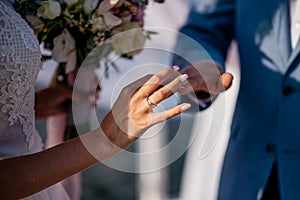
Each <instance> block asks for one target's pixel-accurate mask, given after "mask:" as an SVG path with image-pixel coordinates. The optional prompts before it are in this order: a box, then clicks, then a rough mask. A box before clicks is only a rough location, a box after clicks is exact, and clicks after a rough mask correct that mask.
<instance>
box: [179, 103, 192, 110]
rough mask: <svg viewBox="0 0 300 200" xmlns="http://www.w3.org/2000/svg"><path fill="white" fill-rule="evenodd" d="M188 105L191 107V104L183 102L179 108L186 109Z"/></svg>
mask: <svg viewBox="0 0 300 200" xmlns="http://www.w3.org/2000/svg"><path fill="white" fill-rule="evenodd" d="M190 107H191V104H189V103H184V104H182V106H181V110H182V111H186V110H188V109H189V108H190Z"/></svg>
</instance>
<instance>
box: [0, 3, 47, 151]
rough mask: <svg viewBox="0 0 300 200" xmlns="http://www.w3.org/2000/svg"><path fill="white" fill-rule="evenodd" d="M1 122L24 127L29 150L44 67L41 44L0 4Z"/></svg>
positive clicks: (14, 13)
mask: <svg viewBox="0 0 300 200" xmlns="http://www.w3.org/2000/svg"><path fill="white" fill-rule="evenodd" d="M0 26H1V29H0V118H2V120H3V118H5V119H6V120H5V121H7V123H8V125H9V126H13V125H15V124H16V123H19V124H21V125H22V127H23V128H22V129H23V133H24V134H25V139H26V142H27V143H28V147H29V148H30V146H31V145H32V142H33V141H32V133H33V130H34V122H35V117H34V93H35V87H34V86H35V81H36V78H37V75H38V72H39V69H40V68H41V66H42V63H41V52H40V47H39V43H38V41H37V39H36V37H35V36H34V34H33V31H32V30H31V29H30V27H29V26H28V25H27V23H26V22H25V21H24V20H23V19H22V18H21V16H20V15H19V14H17V13H16V12H15V11H14V10H12V9H10V8H9V7H8V6H6V5H5V4H4V3H3V2H2V1H0Z"/></svg>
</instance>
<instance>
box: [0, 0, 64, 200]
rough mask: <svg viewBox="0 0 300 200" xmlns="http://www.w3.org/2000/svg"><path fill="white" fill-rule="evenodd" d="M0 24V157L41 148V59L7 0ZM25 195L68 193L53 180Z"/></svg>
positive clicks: (2, 0)
mask: <svg viewBox="0 0 300 200" xmlns="http://www.w3.org/2000/svg"><path fill="white" fill-rule="evenodd" d="M0 27H1V28H0V159H4V158H7V157H14V156H19V155H25V154H30V153H34V152H37V151H40V150H42V148H43V144H42V140H41V138H40V136H39V134H38V133H37V131H36V129H35V115H34V95H35V81H36V78H37V75H38V72H39V70H40V69H41V66H42V63H41V60H40V59H41V52H40V47H39V43H38V41H37V39H36V37H35V36H34V33H33V31H32V30H31V29H30V27H29V26H28V25H27V23H26V22H25V21H24V20H23V19H22V18H21V16H20V15H19V14H18V13H16V12H15V11H14V9H13V7H12V2H11V1H10V0H0ZM45 173H47V169H45ZM21 178H22V177H20V179H21ZM17 181H18V180H16V183H17ZM26 199H27V198H26ZM28 199H39V200H40V199H42V200H47V199H51V200H52V199H53V200H58V199H59V200H64V199H69V197H68V196H67V194H66V192H65V191H64V189H63V187H62V186H61V185H60V184H56V185H54V186H52V187H50V188H48V189H46V190H43V191H41V192H39V193H37V194H34V195H32V196H30V197H28Z"/></svg>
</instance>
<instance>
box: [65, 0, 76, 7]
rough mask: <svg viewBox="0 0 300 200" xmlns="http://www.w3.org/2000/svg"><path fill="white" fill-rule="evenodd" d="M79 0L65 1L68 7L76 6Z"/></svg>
mask: <svg viewBox="0 0 300 200" xmlns="http://www.w3.org/2000/svg"><path fill="white" fill-rule="evenodd" d="M78 1H79V0H64V2H65V3H66V4H67V6H68V7H71V6H73V5H75V4H76V3H77V2H78Z"/></svg>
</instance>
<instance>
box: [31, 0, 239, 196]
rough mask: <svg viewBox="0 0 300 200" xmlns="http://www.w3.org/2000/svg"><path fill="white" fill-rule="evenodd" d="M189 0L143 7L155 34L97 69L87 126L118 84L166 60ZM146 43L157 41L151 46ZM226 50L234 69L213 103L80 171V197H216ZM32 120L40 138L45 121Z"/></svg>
mask: <svg viewBox="0 0 300 200" xmlns="http://www.w3.org/2000/svg"><path fill="white" fill-rule="evenodd" d="M189 1H190V0H166V1H165V3H163V4H151V3H150V5H149V6H148V8H147V10H146V16H145V28H146V29H147V30H150V31H152V30H154V31H156V32H157V33H158V34H156V35H152V36H151V40H148V41H147V45H146V47H147V46H148V47H150V48H146V49H145V50H144V51H142V52H141V53H140V54H139V55H136V56H135V57H134V58H133V59H132V60H126V59H121V58H119V59H117V60H115V64H116V65H117V66H118V71H116V70H114V69H109V76H108V77H105V76H101V74H102V71H101V70H99V75H100V76H101V81H100V84H101V88H102V90H101V95H100V99H99V101H98V108H97V110H96V112H97V117H98V121H93V120H91V124H90V126H91V128H96V127H97V123H99V121H101V119H102V118H103V117H104V116H105V114H106V113H107V112H108V110H109V109H110V108H111V106H112V103H113V101H114V99H115V98H116V97H117V96H118V93H119V91H120V90H121V88H123V87H124V86H126V85H127V84H128V83H129V82H131V81H133V80H135V79H138V78H140V77H141V76H143V75H145V74H149V73H154V72H157V71H159V70H160V69H162V68H164V67H169V66H170V65H171V55H172V51H171V50H172V49H173V48H174V44H175V41H176V32H177V30H178V29H179V27H180V26H181V25H182V24H183V23H184V21H185V19H186V15H187V12H188V7H189ZM152 46H155V47H158V48H156V49H153V48H151V47H152ZM229 57H230V59H229V61H228V63H227V70H228V71H231V72H232V73H233V74H234V76H235V79H234V84H233V87H232V88H231V89H229V91H227V92H226V93H225V94H222V95H220V96H219V97H218V98H217V100H216V102H215V103H214V105H213V106H211V107H210V108H209V109H207V110H205V111H204V112H201V113H197V112H187V113H185V114H183V115H181V116H178V117H175V118H173V119H171V120H169V121H168V122H165V123H162V124H159V125H156V126H154V127H153V128H151V129H150V130H149V131H147V133H146V134H145V135H144V136H143V137H142V138H140V139H139V140H138V142H136V143H135V144H134V145H132V146H131V147H130V148H129V149H128V150H127V151H126V152H124V153H121V154H118V155H117V156H115V157H113V158H112V159H109V160H107V161H104V162H103V163H99V164H97V165H95V166H93V167H91V168H89V169H87V170H85V171H84V172H82V186H83V191H82V199H83V200H96V199H97V200H102V199H103V200H134V199H140V200H148V199H149V200H171V199H173V200H175V199H178V200H179V199H182V200H193V199H195V200H196V199H206V200H209V199H215V195H216V191H217V184H218V178H219V172H220V171H219V169H220V166H221V162H222V159H223V155H224V149H225V147H226V144H227V139H228V132H229V131H228V130H229V126H230V120H231V115H232V112H233V110H234V104H235V98H236V93H237V90H238V83H239V68H238V61H237V59H236V57H237V55H236V51H235V46H234V45H233V47H232V51H231V54H230V55H229ZM55 68H56V64H55V63H54V62H51V61H49V62H46V63H45V64H44V67H43V70H42V71H41V73H40V74H39V77H38V82H37V89H39V88H43V87H47V85H48V84H49V83H50V81H51V77H52V75H53V73H54V72H55ZM180 101H182V100H181V98H180V97H179V96H177V95H175V96H174V97H172V98H171V99H169V100H167V101H166V102H164V103H163V104H162V105H161V109H166V108H167V107H169V106H172V105H175V104H178V103H179V102H180ZM158 109H160V108H158ZM37 126H38V130H39V132H40V133H41V134H42V136H43V137H44V138H45V137H46V133H45V121H42V120H40V121H38V122H37ZM211 141H214V142H211ZM206 144H210V145H206ZM158 150H159V151H158ZM137 155H143V156H137Z"/></svg>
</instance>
